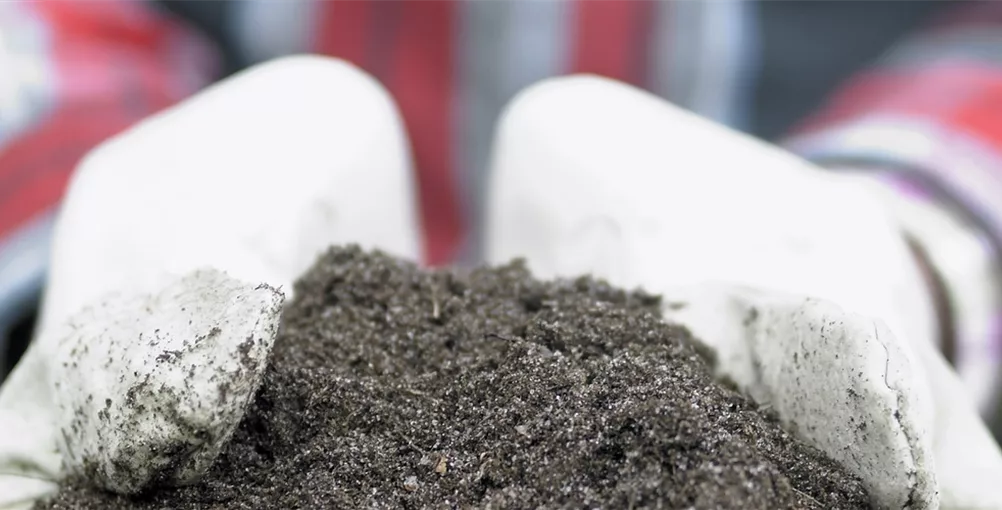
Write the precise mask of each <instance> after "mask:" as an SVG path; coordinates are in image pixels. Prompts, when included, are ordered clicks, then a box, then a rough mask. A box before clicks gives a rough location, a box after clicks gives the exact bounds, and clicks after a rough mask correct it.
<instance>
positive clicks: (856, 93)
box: [796, 62, 1002, 149]
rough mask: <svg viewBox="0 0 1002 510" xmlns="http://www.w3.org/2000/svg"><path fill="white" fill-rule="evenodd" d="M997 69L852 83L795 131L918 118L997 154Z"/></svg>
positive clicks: (959, 66)
mask: <svg viewBox="0 0 1002 510" xmlns="http://www.w3.org/2000/svg"><path fill="white" fill-rule="evenodd" d="M999 112H1002V69H995V68H992V67H988V66H985V65H979V64H977V63H973V62H950V63H941V64H937V65H934V66H929V67H925V68H922V69H919V70H915V71H912V70H906V71H898V72H870V73H867V74H864V75H861V76H859V77H857V78H855V79H854V80H853V81H852V82H850V84H849V85H848V86H846V87H845V88H843V89H842V90H840V91H839V93H838V94H837V95H836V96H835V97H834V98H833V99H832V100H831V101H829V102H828V104H827V105H826V107H825V108H824V109H823V110H821V111H820V113H819V114H818V115H816V116H814V117H812V118H811V119H809V120H808V121H807V122H806V123H805V124H804V125H803V126H802V127H800V128H798V129H797V130H796V131H797V132H798V133H805V132H811V131H818V130H822V129H826V128H828V127H830V126H833V125H836V124H841V123H845V122H850V121H853V120H856V119H859V118H861V117H863V116H865V115H896V116H903V117H911V118H919V119H923V120H925V121H928V122H932V123H935V124H937V125H940V126H942V127H944V128H948V129H952V130H955V131H960V132H966V133H969V134H973V135H976V136H978V137H980V138H981V139H982V140H984V141H986V142H988V143H991V144H993V145H994V146H995V147H997V148H1000V149H1002V115H999Z"/></svg>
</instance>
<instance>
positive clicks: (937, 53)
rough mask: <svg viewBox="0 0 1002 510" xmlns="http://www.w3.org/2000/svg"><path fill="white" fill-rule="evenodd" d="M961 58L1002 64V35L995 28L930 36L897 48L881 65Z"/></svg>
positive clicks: (967, 29)
mask: <svg viewBox="0 0 1002 510" xmlns="http://www.w3.org/2000/svg"><path fill="white" fill-rule="evenodd" d="M958 57H962V58H964V59H969V60H976V61H981V62H986V63H988V64H991V65H993V66H998V65H1002V32H1000V31H999V30H998V29H997V28H994V27H969V28H964V29H958V30H951V31H947V32H939V33H936V34H929V35H926V36H924V37H922V38H919V39H915V40H911V41H908V43H907V44H902V45H901V46H899V47H897V48H895V49H894V51H892V52H890V53H888V54H887V55H886V56H885V57H884V58H883V59H881V61H880V66H881V67H884V68H889V69H898V68H908V67H913V66H917V65H922V64H927V63H929V62H930V61H934V60H942V59H953V58H958Z"/></svg>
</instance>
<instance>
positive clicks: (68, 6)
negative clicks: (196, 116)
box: [0, 0, 209, 238]
mask: <svg viewBox="0 0 1002 510" xmlns="http://www.w3.org/2000/svg"><path fill="white" fill-rule="evenodd" d="M25 5H26V6H30V7H31V8H32V9H34V11H35V15H37V16H39V17H40V18H41V19H42V20H43V21H44V22H45V24H46V25H47V26H48V27H49V28H50V29H51V30H52V32H51V34H50V35H51V38H50V41H51V46H50V48H51V58H52V60H53V67H54V69H55V72H56V90H55V99H56V105H55V107H54V110H53V111H52V112H50V113H49V114H48V115H47V117H46V118H45V119H43V120H41V122H39V124H38V125H37V126H34V127H33V128H31V129H29V130H28V131H26V132H23V133H20V134H19V135H18V136H17V138H15V139H13V140H11V141H10V142H9V143H8V144H7V145H5V146H4V147H3V149H2V150H0V238H3V237H4V236H6V235H9V234H10V233H11V232H13V231H14V230H15V229H16V228H18V227H19V226H21V225H23V224H24V223H25V222H27V221H29V220H30V219H31V218H32V217H34V216H36V215H38V214H41V213H43V212H45V211H47V210H49V209H51V208H52V207H53V206H55V205H56V204H57V203H58V202H59V200H60V199H61V198H62V195H63V193H64V191H65V188H66V184H67V182H68V181H69V179H70V176H71V174H72V172H73V170H74V168H75V167H76V165H77V163H78V162H79V161H80V159H81V158H82V157H83V156H84V155H85V154H86V153H87V152H88V151H89V150H90V149H91V148H93V147H94V146H96V145H98V144H99V143H101V142H102V141H104V140H105V139H107V138H108V137H111V136H113V135H115V134H116V133H118V132H120V131H122V130H124V129H125V128H127V127H129V126H130V125H131V124H132V123H133V122H135V121H136V120H138V119H140V118H142V117H144V116H146V115H148V114H150V113H153V112H155V111H157V110H159V109H161V108H164V107H166V106H168V105H169V104H171V103H173V102H175V101H177V100H179V99H181V98H182V97H183V96H184V95H187V94H189V93H191V92H193V90H191V88H190V87H192V86H197V85H198V83H185V82H183V81H182V80H181V77H183V78H185V79H190V76H191V75H190V73H183V72H180V71H179V69H178V68H177V67H172V65H174V66H179V65H183V66H187V63H180V62H181V61H180V60H179V59H175V58H172V57H174V56H175V55H173V54H172V53H171V52H173V51H174V50H176V49H177V47H176V46H174V44H175V43H179V42H185V41H187V42H189V43H190V44H187V45H186V46H185V48H186V49H187V50H188V51H196V50H198V51H199V53H198V54H195V55H192V54H189V55H187V58H188V59H191V58H197V59H199V61H204V59H205V56H206V54H207V53H208V51H209V50H208V48H206V47H204V46H201V43H202V41H201V40H199V39H196V38H195V37H194V36H193V35H192V34H191V33H188V32H185V31H184V30H183V29H182V28H181V27H180V26H179V25H176V24H175V23H174V22H172V21H170V20H169V19H167V18H161V17H158V16H157V15H156V14H154V13H153V12H152V11H149V10H147V9H146V8H144V7H143V6H141V5H138V4H136V3H134V2H127V1H118V0H115V1H105V2H35V3H29V4H25ZM189 62H190V61H189ZM200 71H205V72H206V76H201V78H202V79H204V80H206V81H207V80H208V78H209V76H208V75H207V74H208V72H207V70H200Z"/></svg>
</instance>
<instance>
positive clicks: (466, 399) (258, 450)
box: [38, 247, 869, 510]
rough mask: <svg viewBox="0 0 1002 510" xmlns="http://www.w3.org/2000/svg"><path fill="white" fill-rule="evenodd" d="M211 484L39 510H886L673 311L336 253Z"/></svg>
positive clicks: (498, 274)
mask: <svg viewBox="0 0 1002 510" xmlns="http://www.w3.org/2000/svg"><path fill="white" fill-rule="evenodd" d="M295 296H296V297H295V299H293V300H292V301H291V302H290V303H289V304H288V305H287V308H286V311H285V315H284V317H283V327H282V330H281V332H280V334H279V337H278V338H277V340H276V342H275V348H274V352H273V354H272V358H271V364H270V367H269V368H268V371H267V373H266V375H265V379H264V383H263V385H262V388H261V390H260V393H259V395H258V396H257V398H256V400H255V401H254V403H253V404H252V406H251V407H250V409H249V410H248V414H247V416H246V417H245V419H244V420H243V422H242V423H241V425H240V427H239V428H238V430H237V432H236V434H235V435H234V438H233V440H232V442H231V443H230V444H229V445H228V446H227V447H226V449H225V450H224V452H223V454H222V455H221V456H220V458H219V460H218V461H217V462H216V464H215V466H214V467H213V468H212V470H211V471H210V473H209V474H208V476H207V477H206V478H205V479H204V480H203V481H202V482H200V483H198V484H196V485H193V486H190V487H184V488H177V489H160V490H157V491H154V492H152V493H149V494H145V495H142V496H140V497H134V498H124V497H120V496H115V495H111V494H107V493H102V492H100V491H96V490H92V489H88V488H86V487H85V486H84V485H83V484H82V483H81V482H80V481H70V482H68V483H67V484H66V485H65V486H64V487H63V488H62V489H61V491H60V492H59V494H58V495H57V496H56V497H55V498H54V499H53V500H52V501H50V502H48V503H47V504H44V505H39V506H38V508H40V509H48V510H56V509H74V510H89V509H94V510H96V509H102V510H103V509H107V508H121V509H172V510H186V509H192V510H194V509H199V510H202V509H217V508H218V509H222V508H226V509H248V510H250V509H261V508H281V509H290V508H471V507H473V508H512V509H523V508H567V509H578V508H586V507H587V508H644V507H657V508H697V509H710V508H743V509H763V510H776V509H783V508H817V509H822V508H823V509H834V508H868V507H869V506H868V504H867V501H868V500H867V496H866V494H865V492H864V490H863V488H862V486H861V483H860V481H859V480H858V479H856V478H855V477H853V476H851V475H849V474H847V473H846V472H845V471H844V470H843V469H841V468H840V467H839V466H838V465H836V464H835V463H834V462H832V461H831V460H829V459H827V458H826V457H825V456H824V455H822V454H821V453H820V452H819V451H817V450H815V449H813V448H811V447H808V446H805V445H803V444H802V443H800V442H799V441H797V440H795V439H794V438H793V437H791V436H790V435H789V434H788V433H786V432H785V431H783V430H782V428H781V427H780V426H779V424H778V422H777V421H776V419H775V417H773V416H770V415H769V414H768V413H764V412H760V411H759V410H758V409H757V408H756V406H755V405H754V404H753V403H750V402H749V401H748V400H746V399H745V398H744V397H743V396H741V395H739V394H737V393H735V392H734V391H732V390H730V389H727V388H725V387H724V386H721V385H720V384H718V383H716V382H714V381H713V379H712V376H711V370H710V367H709V364H708V362H707V361H706V360H705V359H704V357H703V356H700V355H699V354H698V352H697V348H696V347H695V346H694V345H693V342H692V341H691V339H690V337H689V335H688V333H687V332H686V330H684V329H683V328H680V327H677V326H671V325H667V324H665V323H663V322H662V321H661V320H660V319H659V307H660V303H659V301H658V299H657V298H655V297H652V296H649V295H646V294H644V293H642V292H633V293H630V292H624V291H621V290H617V289H615V288H612V287H610V286H609V285H607V284H605V283H603V282H601V281H597V280H594V279H591V278H586V277H583V278H578V279H576V280H569V281H556V282H539V281H536V280H534V279H533V278H532V277H531V275H530V274H529V272H528V271H527V270H526V269H525V267H524V266H523V264H521V263H518V262H515V263H512V264H509V265H506V266H502V267H499V268H495V269H477V270H474V271H472V272H465V273H464V272H460V271H457V270H451V271H425V270H420V269H418V268H417V267H416V266H415V265H413V264H411V263H408V262H403V261H400V260H397V259H395V258H392V257H389V256H387V255H384V254H380V253H365V252H363V251H361V250H359V249H358V248H354V247H352V248H341V249H331V250H330V251H329V252H327V253H326V255H324V256H323V257H322V258H321V259H320V260H319V261H318V262H317V263H316V265H315V266H314V267H313V268H312V269H311V270H310V271H309V272H308V273H307V274H306V275H305V276H303V278H302V279H301V280H300V281H299V282H298V283H297V285H296V289H295Z"/></svg>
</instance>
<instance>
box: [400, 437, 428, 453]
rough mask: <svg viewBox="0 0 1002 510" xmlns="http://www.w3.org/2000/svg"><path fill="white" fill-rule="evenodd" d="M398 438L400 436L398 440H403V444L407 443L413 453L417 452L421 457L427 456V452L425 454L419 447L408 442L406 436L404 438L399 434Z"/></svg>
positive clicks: (408, 439)
mask: <svg viewBox="0 0 1002 510" xmlns="http://www.w3.org/2000/svg"><path fill="white" fill-rule="evenodd" d="M399 436H400V439H403V440H404V442H405V443H407V446H410V447H411V448H413V449H414V450H415V451H417V452H418V453H420V454H421V455H428V452H426V451H424V450H422V449H421V448H420V447H419V446H417V445H415V444H414V443H413V442H412V441H411V440H410V438H409V437H407V436H405V435H403V434H399Z"/></svg>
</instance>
